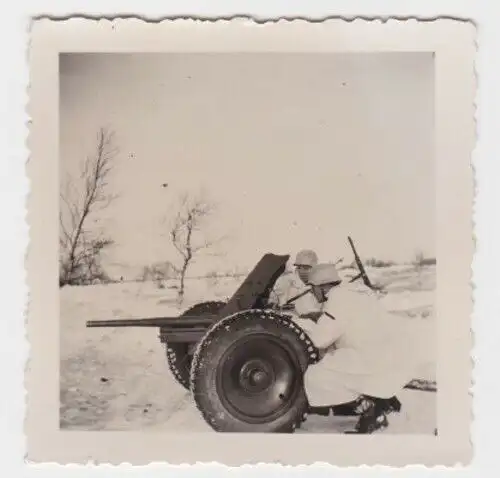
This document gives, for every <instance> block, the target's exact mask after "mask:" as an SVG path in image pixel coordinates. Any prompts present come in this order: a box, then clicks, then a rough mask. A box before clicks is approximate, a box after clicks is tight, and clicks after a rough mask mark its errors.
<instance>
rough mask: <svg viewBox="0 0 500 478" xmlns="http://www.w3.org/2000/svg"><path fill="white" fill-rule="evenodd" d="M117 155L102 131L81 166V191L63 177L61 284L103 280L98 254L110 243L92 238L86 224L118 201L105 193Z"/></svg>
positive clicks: (110, 136) (110, 134)
mask: <svg viewBox="0 0 500 478" xmlns="http://www.w3.org/2000/svg"><path fill="white" fill-rule="evenodd" d="M117 154H118V149H117V148H116V147H114V133H113V132H110V131H108V130H107V129H105V128H101V129H100V130H99V131H98V133H97V143H96V147H95V151H94V154H92V155H88V156H86V158H85V160H84V161H83V163H82V164H81V167H80V174H79V180H80V182H81V187H80V188H78V187H77V184H76V181H75V180H74V178H72V177H70V176H67V177H66V180H65V185H64V188H63V189H64V191H65V192H64V193H61V194H60V199H61V206H63V208H64V209H65V211H64V212H65V214H64V213H63V211H61V213H60V240H59V243H60V246H61V248H62V249H63V251H62V252H63V253H64V258H61V260H62V262H63V264H62V265H61V269H62V271H63V274H64V277H61V278H60V283H62V284H65V283H73V282H75V281H79V280H83V279H82V277H76V276H78V275H83V276H85V277H86V278H87V279H85V280H93V278H94V277H93V276H96V277H102V276H103V272H102V270H101V269H100V265H99V258H100V254H101V252H102V251H103V250H104V249H105V248H106V247H109V246H110V245H111V244H112V241H111V240H110V239H107V238H104V239H103V238H99V237H93V235H92V234H91V233H90V230H89V227H88V224H89V219H90V218H91V217H92V216H93V215H94V214H95V213H97V212H98V211H99V210H103V209H105V208H106V207H108V206H109V205H110V204H111V202H112V201H113V200H114V199H116V197H117V196H116V195H112V194H109V192H108V187H109V183H108V177H109V176H110V174H111V172H112V170H113V167H114V159H115V157H116V155H117ZM65 217H66V219H67V222H68V223H67V224H66V223H65V221H64V219H65Z"/></svg>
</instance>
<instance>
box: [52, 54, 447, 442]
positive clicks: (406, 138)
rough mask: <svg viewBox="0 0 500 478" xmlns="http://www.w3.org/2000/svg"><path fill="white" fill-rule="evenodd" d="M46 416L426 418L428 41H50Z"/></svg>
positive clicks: (266, 425)
mask: <svg viewBox="0 0 500 478" xmlns="http://www.w3.org/2000/svg"><path fill="white" fill-rule="evenodd" d="M59 88H60V97H59V101H60V103H59V104H60V106H59V108H60V110H59V121H60V123H59V124H60V156H59V166H60V173H61V174H60V201H61V202H60V237H59V251H60V274H59V287H60V310H61V315H60V332H61V335H60V349H61V354H60V427H61V428H62V429H65V430H147V429H150V428H153V429H161V430H164V431H170V432H173V433H175V432H178V431H193V432H194V431H196V432H210V431H220V432H261V433H291V432H296V433H354V432H357V433H373V432H383V433H405V434H412V433H417V434H436V433H438V430H437V423H436V393H435V392H436V389H437V384H436V377H435V365H436V353H435V348H436V343H435V338H436V330H435V307H434V305H435V288H436V261H437V258H436V247H435V234H436V231H435V195H436V191H435V155H434V150H433V148H434V55H433V54H432V52H424V53H420V52H416V53H410V52H408V53H407V52H405V53H349V54H341V53H326V54H300V53H298V54H293V53H241V54H238V53H229V54H225V53H220V54H215V53H208V54H206V53H198V54H197V53H185V54H175V53H172V54H170V53H167V54H153V53H133V54H132V53H128V54H127V53H125V54H122V53H61V54H60V56H59Z"/></svg>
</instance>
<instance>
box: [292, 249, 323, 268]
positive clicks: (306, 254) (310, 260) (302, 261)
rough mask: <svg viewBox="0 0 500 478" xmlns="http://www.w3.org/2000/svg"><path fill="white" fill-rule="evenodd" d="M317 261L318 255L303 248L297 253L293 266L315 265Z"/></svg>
mask: <svg viewBox="0 0 500 478" xmlns="http://www.w3.org/2000/svg"><path fill="white" fill-rule="evenodd" d="M317 263H318V256H317V255H316V253H315V252H314V251H311V250H309V249H304V250H302V251H300V252H299V253H298V254H297V257H296V258H295V262H294V264H293V265H294V266H311V267H313V266H315V265H316V264H317Z"/></svg>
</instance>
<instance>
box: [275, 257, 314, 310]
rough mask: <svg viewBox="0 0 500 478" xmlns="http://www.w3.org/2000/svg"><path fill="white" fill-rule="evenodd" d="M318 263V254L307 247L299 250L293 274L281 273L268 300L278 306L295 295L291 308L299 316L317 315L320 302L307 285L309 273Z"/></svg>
mask: <svg viewBox="0 0 500 478" xmlns="http://www.w3.org/2000/svg"><path fill="white" fill-rule="evenodd" d="M317 263H318V256H317V255H316V253H315V252H314V251H312V250H309V249H304V250H302V251H300V252H299V253H298V254H297V256H296V258H295V262H294V264H293V265H294V266H295V271H294V273H293V274H289V275H283V276H281V277H280V278H279V279H278V280H277V281H276V285H275V287H274V290H273V291H272V293H271V297H270V301H271V302H272V303H274V304H276V305H277V306H278V307H280V306H283V305H284V304H285V303H286V302H287V301H289V300H290V299H292V298H294V297H297V298H296V299H295V300H294V301H293V303H292V304H291V308H293V309H295V312H296V313H297V315H298V316H299V317H303V318H312V319H315V318H317V317H318V314H319V312H320V304H319V303H318V301H317V300H316V299H315V297H314V295H313V294H312V292H311V291H310V287H309V285H308V281H309V274H310V272H311V270H312V268H313V267H314V266H315V265H316V264H317Z"/></svg>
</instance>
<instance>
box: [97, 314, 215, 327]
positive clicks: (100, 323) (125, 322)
mask: <svg viewBox="0 0 500 478" xmlns="http://www.w3.org/2000/svg"><path fill="white" fill-rule="evenodd" d="M213 321H214V316H213V315H205V316H203V317H192V316H182V317H149V318H144V319H112V320H88V321H87V327H173V328H175V327H186V326H188V327H196V326H209V325H211V324H213Z"/></svg>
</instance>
